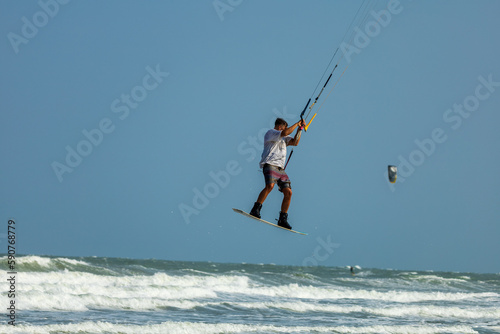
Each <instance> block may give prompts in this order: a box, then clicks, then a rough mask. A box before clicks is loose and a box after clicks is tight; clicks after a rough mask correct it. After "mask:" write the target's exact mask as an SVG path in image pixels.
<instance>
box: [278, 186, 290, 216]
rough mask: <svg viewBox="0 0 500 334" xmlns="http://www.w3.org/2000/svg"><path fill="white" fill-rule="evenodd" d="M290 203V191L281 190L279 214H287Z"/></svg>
mask: <svg viewBox="0 0 500 334" xmlns="http://www.w3.org/2000/svg"><path fill="white" fill-rule="evenodd" d="M291 201H292V189H291V188H283V202H282V203H281V212H283V213H287V212H288V208H289V207H290V202H291Z"/></svg>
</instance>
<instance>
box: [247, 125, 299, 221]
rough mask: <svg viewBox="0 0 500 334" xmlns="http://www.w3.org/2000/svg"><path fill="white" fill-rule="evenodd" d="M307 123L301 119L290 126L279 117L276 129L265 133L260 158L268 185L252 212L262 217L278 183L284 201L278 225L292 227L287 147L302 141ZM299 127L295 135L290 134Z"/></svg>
mask: <svg viewBox="0 0 500 334" xmlns="http://www.w3.org/2000/svg"><path fill="white" fill-rule="evenodd" d="M305 125H306V123H305V121H304V120H300V121H298V122H297V123H295V124H293V125H291V126H290V127H288V123H287V122H286V121H285V120H284V119H282V118H277V119H276V121H275V123H274V129H270V130H269V131H267V132H266V134H265V135H264V151H263V152H262V159H261V160H260V167H261V168H262V172H263V173H264V179H265V181H266V186H265V187H264V189H262V191H261V192H260V194H259V197H258V198H257V202H255V204H254V206H253V208H252V210H251V211H250V214H251V215H252V216H254V217H257V218H260V209H261V208H262V204H263V203H264V201H265V200H266V198H267V195H269V193H270V192H271V191H272V190H273V188H274V184H275V183H277V184H278V187H279V191H281V192H282V193H283V202H282V203H281V211H280V216H279V220H278V226H281V227H284V228H287V229H292V227H291V226H290V224H289V223H288V213H287V212H288V208H289V207H290V201H291V198H292V188H291V185H290V179H289V178H288V175H287V174H286V173H285V160H286V147H287V146H297V145H298V144H299V142H300V135H301V133H302V129H303V128H304V127H305ZM296 128H297V132H296V133H295V137H291V136H290V134H292V132H293V131H294V130H295V129H296Z"/></svg>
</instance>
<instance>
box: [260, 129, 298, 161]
mask: <svg viewBox="0 0 500 334" xmlns="http://www.w3.org/2000/svg"><path fill="white" fill-rule="evenodd" d="M292 139H293V138H292V137H291V136H286V137H281V131H279V130H276V129H271V130H269V131H267V132H266V134H265V136H264V151H263V152H262V159H261V160H260V167H261V168H262V167H264V164H270V165H273V166H278V167H281V168H284V167H285V160H286V146H287V145H288V143H289V142H290V140H292Z"/></svg>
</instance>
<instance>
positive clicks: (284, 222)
mask: <svg viewBox="0 0 500 334" xmlns="http://www.w3.org/2000/svg"><path fill="white" fill-rule="evenodd" d="M278 226H281V227H284V228H287V229H289V230H291V229H292V227H291V226H290V224H288V213H285V212H280V219H279V220H278Z"/></svg>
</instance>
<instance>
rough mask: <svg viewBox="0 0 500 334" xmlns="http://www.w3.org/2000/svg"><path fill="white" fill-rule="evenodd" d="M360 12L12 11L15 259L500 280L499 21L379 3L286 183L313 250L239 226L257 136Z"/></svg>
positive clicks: (309, 79) (66, 6)
mask: <svg viewBox="0 0 500 334" xmlns="http://www.w3.org/2000/svg"><path fill="white" fill-rule="evenodd" d="M361 4H362V2H361V1H349V2H347V1H272V2H268V1H246V0H240V1H236V0H233V1H229V0H220V1H200V2H197V3H196V4H193V3H192V2H184V1H158V2H147V3H145V2H141V1H117V0H116V1H106V2H104V3H103V2H100V1H76V0H73V1H62V0H59V1H56V0H41V1H39V2H35V1H22V2H15V1H10V2H6V1H4V2H2V3H0V9H1V10H0V16H1V20H0V27H1V34H2V35H3V36H4V38H3V39H2V43H0V52H1V54H2V59H3V61H2V62H1V64H0V67H1V73H2V76H1V77H0V85H1V86H0V87H1V92H2V98H1V99H0V106H1V110H2V112H1V114H0V115H1V116H0V117H1V119H0V125H1V127H2V128H1V131H0V136H1V140H2V146H1V151H0V154H1V157H2V161H3V163H2V167H1V173H0V189H1V195H0V196H1V197H0V203H1V204H0V208H1V212H2V217H3V218H2V220H3V221H4V227H5V230H6V229H7V221H8V219H9V218H14V219H15V220H16V222H17V226H18V231H17V232H18V235H17V238H18V243H17V245H18V252H19V253H24V254H46V255H60V256H109V257H130V258H159V259H168V260H189V261H214V262H248V263H276V264H292V265H325V266H344V265H360V266H361V267H378V268H394V269H421V270H452V271H474V272H499V271H500V263H499V262H498V254H499V253H500V243H499V242H498V240H499V237H500V227H499V221H498V219H499V217H500V205H499V204H500V190H499V188H500V178H499V177H498V165H499V163H500V153H499V150H498V148H497V146H498V144H499V143H500V132H499V131H498V124H499V123H500V115H499V113H498V110H499V107H500V65H499V63H498V59H500V46H499V44H498V43H497V36H496V33H497V32H498V31H500V22H499V21H498V18H497V15H496V14H497V13H498V12H500V3H498V2H496V1H484V0H482V1H474V2H472V1H453V2H451V1H442V2H438V3H436V2H434V1H418V2H417V1H409V0H401V1H399V2H397V1H392V2H389V1H382V0H379V1H373V2H369V3H368V5H369V6H370V7H369V9H370V10H368V11H367V13H368V16H367V17H366V19H365V20H364V21H362V20H359V21H356V22H355V25H354V26H352V27H351V32H355V33H356V34H358V35H355V36H356V37H355V39H354V40H351V41H349V40H348V41H347V42H346V41H344V43H346V44H344V51H346V56H345V57H344V59H343V60H342V61H341V64H340V65H339V69H341V70H342V71H343V70H344V69H345V68H346V66H348V68H347V70H346V72H345V74H344V75H343V76H342V77H341V78H340V80H339V82H338V85H337V86H336V87H335V89H334V90H333V91H332V93H331V95H330V96H329V97H328V98H327V99H326V97H327V95H328V93H329V92H330V88H331V87H332V86H333V83H334V81H332V82H331V83H330V84H329V86H328V87H327V89H326V90H325V92H324V93H323V95H322V96H321V99H320V101H319V102H318V105H317V106H318V107H319V105H321V108H320V109H319V110H317V109H316V111H318V116H317V118H316V119H315V120H314V122H313V123H312V125H311V127H310V130H309V131H308V132H307V133H305V134H304V135H303V136H302V140H301V143H300V146H299V147H297V148H296V149H295V153H294V156H293V158H292V160H291V162H290V165H289V167H288V168H287V171H288V174H289V176H290V178H291V180H292V188H293V192H294V194H293V199H292V206H291V208H290V211H289V217H290V218H289V220H290V222H291V225H292V226H293V227H294V228H296V229H298V230H301V231H304V232H308V233H309V236H306V237H304V236H298V235H294V234H291V233H287V232H283V231H281V230H279V229H274V228H272V227H268V226H266V225H264V224H260V223H258V222H254V221H252V220H249V219H246V218H244V217H242V216H239V215H237V214H235V213H234V212H233V211H232V210H231V208H233V207H237V208H241V209H243V210H250V208H251V206H252V204H253V202H254V201H255V199H256V198H257V195H258V193H259V192H260V190H261V189H262V187H263V185H264V180H263V177H262V175H261V173H260V171H259V167H258V162H259V157H260V153H261V148H260V145H261V141H260V138H261V137H260V136H261V135H262V134H263V132H264V131H265V129H267V128H269V127H270V125H271V124H272V122H273V121H274V119H275V118H276V117H277V116H282V117H285V118H286V119H287V120H288V121H289V123H293V122H295V121H297V120H298V116H299V114H300V112H301V111H302V108H303V107H304V105H305V103H306V102H307V99H308V98H309V97H310V96H311V94H312V92H313V89H314V87H315V86H316V84H317V83H318V80H319V79H320V77H321V75H322V73H323V70H324V69H325V66H326V65H327V64H328V62H329V60H330V57H331V56H332V54H333V52H334V51H335V49H336V48H337V47H338V46H339V45H341V43H342V41H343V37H344V34H345V32H346V30H347V28H348V27H349V25H350V23H351V20H352V19H353V18H354V17H355V14H356V11H357V9H358V8H359V7H360V5H361ZM391 6H392V7H391ZM388 7H389V8H392V9H394V12H393V13H392V15H391V16H390V19H388V17H387V16H386V17H385V21H377V20H376V18H375V17H376V16H374V15H373V12H374V13H379V14H380V13H383V12H382V11H384V10H385V11H387V10H388V9H387V8H388ZM372 11H373V12H372ZM380 20H382V19H380ZM370 28H371V29H372V30H371V31H370V30H366V29H370ZM360 31H361V33H360ZM363 32H364V34H365V37H363V36H362V34H363ZM367 33H368V34H369V35H370V36H368V34H367ZM354 48H356V49H354ZM354 50H355V51H354ZM340 74H341V72H339V70H337V71H336V72H335V75H337V77H336V78H334V79H332V80H336V79H338V77H339V75H340ZM323 102H324V104H322V103H323ZM76 155H78V156H76ZM389 164H393V165H398V166H399V169H400V173H399V179H398V181H397V183H396V184H394V185H391V184H390V183H388V182H387V177H386V169H387V165H389ZM200 194H201V195H200ZM280 203H281V194H280V193H278V192H277V191H275V192H273V193H272V194H271V195H270V196H269V198H268V200H267V201H266V202H265V204H264V207H263V209H262V214H263V218H264V219H267V220H270V221H274V219H275V218H277V217H278V212H279V208H280ZM186 210H187V211H186ZM186 212H189V213H188V214H186ZM3 240H4V242H2V243H1V244H3V245H4V247H6V243H5V239H3ZM0 241H1V240H0Z"/></svg>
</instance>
